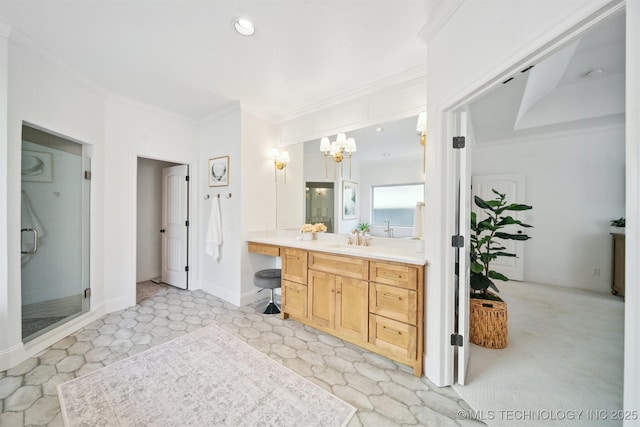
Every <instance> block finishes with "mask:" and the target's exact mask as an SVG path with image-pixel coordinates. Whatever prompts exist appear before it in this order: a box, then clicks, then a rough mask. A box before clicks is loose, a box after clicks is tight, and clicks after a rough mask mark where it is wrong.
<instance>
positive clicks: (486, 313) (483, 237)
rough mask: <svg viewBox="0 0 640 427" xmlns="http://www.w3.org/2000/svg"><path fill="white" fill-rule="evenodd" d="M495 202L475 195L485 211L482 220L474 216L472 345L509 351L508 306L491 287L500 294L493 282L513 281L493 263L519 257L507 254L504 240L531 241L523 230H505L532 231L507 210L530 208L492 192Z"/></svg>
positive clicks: (472, 231)
mask: <svg viewBox="0 0 640 427" xmlns="http://www.w3.org/2000/svg"><path fill="white" fill-rule="evenodd" d="M492 191H493V193H494V194H496V198H495V199H494V200H487V201H485V200H483V199H481V198H480V197H478V196H475V198H474V203H475V205H476V206H477V207H479V208H480V209H482V213H483V214H482V217H483V219H482V220H481V221H478V215H477V214H476V213H475V212H472V213H471V239H470V240H471V245H470V252H471V278H470V279H471V280H470V282H471V295H470V296H471V301H470V331H469V339H470V340H471V342H472V343H474V344H477V345H480V346H483V347H487V348H505V347H506V346H507V304H506V303H505V302H504V301H503V300H502V299H501V298H500V297H499V296H497V295H496V294H494V293H492V292H489V288H491V289H492V290H494V291H495V292H499V290H498V288H497V287H496V285H495V283H494V282H493V280H502V281H507V280H509V278H508V277H506V276H505V275H504V274H502V273H499V272H497V271H495V270H492V269H491V262H492V261H494V260H495V259H497V258H499V257H515V256H516V254H514V253H510V252H505V250H506V248H505V247H504V246H503V245H502V243H501V242H500V240H498V239H501V240H519V241H525V240H529V239H530V238H531V237H530V236H528V235H526V234H523V233H522V231H518V232H517V233H510V232H505V231H502V230H503V229H504V228H505V227H507V226H518V227H524V228H530V227H531V225H529V224H525V223H523V222H522V221H520V220H517V219H514V218H513V217H511V216H510V215H508V214H505V212H507V211H515V212H518V211H525V210H529V209H532V207H531V206H529V205H523V204H518V203H508V202H507V201H506V200H505V199H506V195H505V194H502V193H499V192H498V191H496V190H492Z"/></svg>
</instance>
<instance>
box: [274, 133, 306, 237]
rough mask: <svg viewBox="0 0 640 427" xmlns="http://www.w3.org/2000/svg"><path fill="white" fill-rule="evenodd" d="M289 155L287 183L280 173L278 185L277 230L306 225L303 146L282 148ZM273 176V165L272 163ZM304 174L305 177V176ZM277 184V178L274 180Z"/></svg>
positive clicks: (294, 145)
mask: <svg viewBox="0 0 640 427" xmlns="http://www.w3.org/2000/svg"><path fill="white" fill-rule="evenodd" d="M282 149H283V150H284V151H287V152H288V153H289V159H290V160H289V164H288V165H287V182H286V183H285V182H284V174H283V173H282V172H281V171H278V183H277V184H276V197H277V204H276V216H277V218H276V220H277V223H276V228H278V229H289V228H291V229H298V228H300V226H301V225H302V224H304V209H305V205H304V200H305V199H304V198H305V193H304V190H305V176H306V171H307V168H306V166H307V163H306V161H305V160H304V150H303V144H293V145H288V146H286V147H283V148H282ZM271 169H272V171H271V173H272V174H273V169H274V166H273V163H271ZM303 174H304V176H303ZM273 180H274V182H275V178H273Z"/></svg>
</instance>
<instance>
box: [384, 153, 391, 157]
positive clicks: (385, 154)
mask: <svg viewBox="0 0 640 427" xmlns="http://www.w3.org/2000/svg"><path fill="white" fill-rule="evenodd" d="M390 155H391V153H382V157H389V156H390Z"/></svg>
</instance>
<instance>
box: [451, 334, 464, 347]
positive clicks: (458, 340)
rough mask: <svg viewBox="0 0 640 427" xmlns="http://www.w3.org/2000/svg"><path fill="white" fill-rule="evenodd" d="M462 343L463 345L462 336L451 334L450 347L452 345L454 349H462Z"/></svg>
mask: <svg viewBox="0 0 640 427" xmlns="http://www.w3.org/2000/svg"><path fill="white" fill-rule="evenodd" d="M463 343H464V339H463V337H462V335H460V334H451V345H454V346H456V347H462V344H463Z"/></svg>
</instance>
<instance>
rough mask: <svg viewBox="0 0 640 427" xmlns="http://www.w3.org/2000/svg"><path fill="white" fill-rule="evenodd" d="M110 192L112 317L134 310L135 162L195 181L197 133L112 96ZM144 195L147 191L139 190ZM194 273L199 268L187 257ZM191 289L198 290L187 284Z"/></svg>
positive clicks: (108, 292)
mask: <svg viewBox="0 0 640 427" xmlns="http://www.w3.org/2000/svg"><path fill="white" fill-rule="evenodd" d="M105 128H106V137H105V139H106V147H107V149H106V164H107V170H106V186H105V209H106V210H107V211H108V212H109V215H108V216H107V217H106V218H105V235H106V236H108V238H107V239H106V242H105V255H104V265H105V283H108V284H109V286H108V287H105V302H106V308H107V310H108V311H114V310H121V309H123V308H126V307H129V306H131V305H133V304H135V291H136V286H135V283H136V246H137V244H136V235H137V231H136V228H137V214H136V208H137V200H138V199H137V191H138V189H137V159H138V157H146V158H152V159H157V160H163V161H171V162H175V163H182V164H186V165H189V173H190V174H191V175H192V176H197V168H198V162H199V157H198V144H199V135H198V127H197V125H196V124H194V123H193V122H191V121H189V120H187V119H184V118H182V117H179V116H176V115H173V114H171V113H167V112H164V111H161V110H156V109H154V108H152V107H149V106H147V105H143V104H137V103H134V102H131V101H129V100H126V99H121V98H117V97H113V96H110V97H108V98H107V100H106V103H105ZM197 186H198V183H197V181H196V182H194V183H192V184H191V185H190V195H189V196H190V197H189V211H190V212H195V210H194V209H195V207H196V206H198V205H197V203H198V201H199V200H194V197H193V196H194V195H195V194H197ZM140 191H144V189H140ZM198 235H199V233H198V225H197V224H194V226H193V227H189V253H190V254H194V253H195V248H196V247H197V246H196V242H195V240H196V239H197V236H198ZM189 258H190V259H189V265H190V268H194V269H195V268H197V264H195V262H196V261H195V260H194V258H196V257H195V256H190V257H189ZM189 285H190V287H193V286H194V285H195V281H193V283H191V280H190V283H189Z"/></svg>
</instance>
